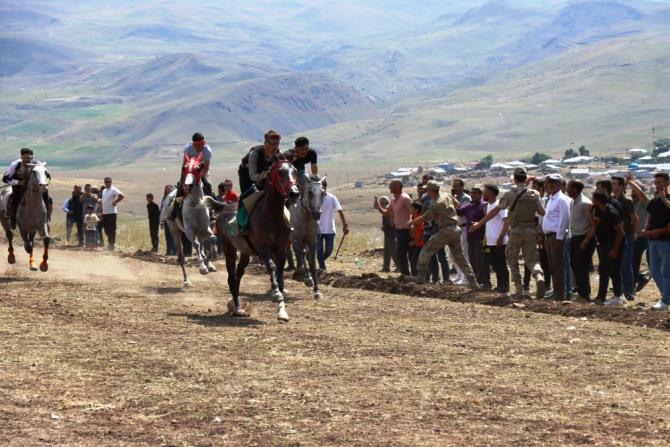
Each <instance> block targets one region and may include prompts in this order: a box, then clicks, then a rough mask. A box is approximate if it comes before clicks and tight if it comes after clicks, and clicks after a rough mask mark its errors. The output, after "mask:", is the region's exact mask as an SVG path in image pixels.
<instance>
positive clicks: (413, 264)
mask: <svg viewBox="0 0 670 447" xmlns="http://www.w3.org/2000/svg"><path fill="white" fill-rule="evenodd" d="M422 248H423V247H417V246H416V245H415V246H412V247H410V265H409V269H410V272H411V273H412V276H416V273H417V262H418V261H419V254H421V249H422Z"/></svg>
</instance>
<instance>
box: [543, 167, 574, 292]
mask: <svg viewBox="0 0 670 447" xmlns="http://www.w3.org/2000/svg"><path fill="white" fill-rule="evenodd" d="M562 182H563V177H561V175H560V174H551V175H549V176H547V178H546V179H545V186H546V187H547V192H548V193H549V200H548V202H547V208H546V210H545V215H544V217H543V219H542V231H543V233H544V247H545V249H546V250H547V258H548V260H549V270H550V271H551V277H552V278H553V279H554V294H553V296H552V298H553V299H555V300H560V301H563V300H565V299H566V298H567V294H566V288H565V245H564V244H565V239H566V238H567V233H568V230H569V227H570V198H569V197H568V196H566V195H565V194H563V192H562V191H561V184H562Z"/></svg>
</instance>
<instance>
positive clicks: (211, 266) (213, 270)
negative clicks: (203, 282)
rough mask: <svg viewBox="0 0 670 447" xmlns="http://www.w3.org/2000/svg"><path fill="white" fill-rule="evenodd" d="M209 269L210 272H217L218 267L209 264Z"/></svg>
mask: <svg viewBox="0 0 670 447" xmlns="http://www.w3.org/2000/svg"><path fill="white" fill-rule="evenodd" d="M207 270H208V271H210V272H216V267H214V266H213V265H212V264H207Z"/></svg>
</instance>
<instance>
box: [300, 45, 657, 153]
mask: <svg viewBox="0 0 670 447" xmlns="http://www.w3.org/2000/svg"><path fill="white" fill-rule="evenodd" d="M669 38H670V33H668V32H666V33H664V34H657V33H649V34H645V35H637V36H635V37H630V36H629V37H625V38H619V39H611V40H607V41H603V42H599V43H596V44H592V45H587V46H578V47H575V48H573V49H570V50H568V51H566V52H564V53H562V54H560V55H557V56H555V57H552V58H549V59H546V60H544V61H541V62H537V63H534V64H530V65H526V66H524V67H519V68H517V69H515V70H512V71H510V72H509V73H506V74H502V75H499V76H497V77H493V78H491V79H489V80H488V81H486V82H485V83H483V84H482V85H480V86H476V87H468V88H463V89H460V90H458V91H455V92H453V93H452V94H451V95H449V96H447V97H443V98H426V99H423V100H419V101H413V100H407V101H404V102H403V103H401V104H399V105H398V106H396V107H395V108H394V110H393V112H391V113H390V114H386V115H385V116H384V117H383V118H381V119H377V120H368V121H364V122H352V123H344V124H338V125H335V126H331V127H328V128H325V129H319V130H314V131H311V132H310V137H311V138H313V139H314V140H315V141H322V142H323V144H324V145H325V146H327V147H332V148H334V149H333V150H336V151H337V154H336V155H337V158H336V160H338V162H340V161H341V162H348V161H354V160H355V157H356V154H358V153H366V154H381V153H383V154H385V159H394V160H397V162H398V163H402V162H405V163H411V162H416V161H417V160H431V159H432V160H434V161H438V160H441V159H447V160H459V159H467V160H472V159H475V158H477V157H481V156H483V155H486V154H488V153H492V154H493V155H494V158H497V157H505V155H504V154H510V155H508V156H509V157H514V156H519V155H525V154H529V153H533V152H536V151H541V152H548V153H557V152H559V151H560V152H562V151H563V150H564V149H565V148H566V147H569V145H570V143H571V142H579V143H580V144H586V145H587V146H588V147H590V148H598V149H597V154H598V155H600V153H601V151H602V152H603V153H607V152H609V151H612V150H616V151H621V150H623V149H625V148H627V147H645V146H646V145H647V143H648V139H649V129H651V127H652V126H657V129H659V128H661V127H662V126H663V125H664V124H665V123H668V122H670V109H668V108H667V103H668V102H669V101H670V64H668V60H670V46H668V45H666V43H667V42H668V39H669ZM666 130H667V127H666ZM353 148H355V151H354V150H353ZM593 152H595V151H593V150H592V153H593Z"/></svg>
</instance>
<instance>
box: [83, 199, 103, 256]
mask: <svg viewBox="0 0 670 447" xmlns="http://www.w3.org/2000/svg"><path fill="white" fill-rule="evenodd" d="M98 220H99V219H98V216H97V215H96V214H95V205H93V204H90V203H89V204H88V205H86V215H85V216H84V228H85V229H86V248H88V249H91V250H95V249H96V248H97V247H98Z"/></svg>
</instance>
